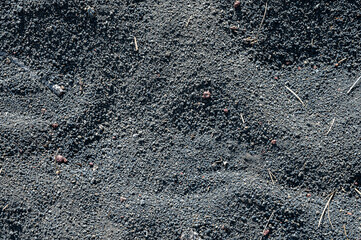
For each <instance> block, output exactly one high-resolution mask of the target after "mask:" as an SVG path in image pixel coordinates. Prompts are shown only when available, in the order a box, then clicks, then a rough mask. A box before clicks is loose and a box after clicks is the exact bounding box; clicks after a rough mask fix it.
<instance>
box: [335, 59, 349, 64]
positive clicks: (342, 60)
mask: <svg viewBox="0 0 361 240" xmlns="http://www.w3.org/2000/svg"><path fill="white" fill-rule="evenodd" d="M346 59H347V58H343V59H341V60H340V61H338V62H337V63H338V64H340V63H342V62H344V61H345V60H346Z"/></svg>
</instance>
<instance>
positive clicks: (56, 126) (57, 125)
mask: <svg viewBox="0 0 361 240" xmlns="http://www.w3.org/2000/svg"><path fill="white" fill-rule="evenodd" d="M51 127H52V128H53V129H57V128H58V127H59V124H58V123H53V124H51Z"/></svg>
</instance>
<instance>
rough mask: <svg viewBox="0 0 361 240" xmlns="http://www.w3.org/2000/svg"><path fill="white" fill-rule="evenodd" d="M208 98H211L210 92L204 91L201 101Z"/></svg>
mask: <svg viewBox="0 0 361 240" xmlns="http://www.w3.org/2000/svg"><path fill="white" fill-rule="evenodd" d="M210 97H211V92H210V91H204V92H203V95H202V98H203V99H208V98H210Z"/></svg>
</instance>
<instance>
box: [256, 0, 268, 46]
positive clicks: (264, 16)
mask: <svg viewBox="0 0 361 240" xmlns="http://www.w3.org/2000/svg"><path fill="white" fill-rule="evenodd" d="M266 13H267V2H266V6H265V9H264V13H263V18H262V21H261V24H260V25H259V27H258V31H257V34H256V39H255V40H256V41H257V39H258V34H259V31H260V30H261V28H262V24H263V22H264V19H265V18H266Z"/></svg>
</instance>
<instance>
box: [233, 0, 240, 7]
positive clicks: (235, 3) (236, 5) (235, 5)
mask: <svg viewBox="0 0 361 240" xmlns="http://www.w3.org/2000/svg"><path fill="white" fill-rule="evenodd" d="M240 5H241V1H238V0H237V1H235V2H234V4H233V7H234V8H238V7H239V6H240Z"/></svg>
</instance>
